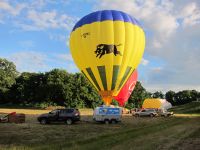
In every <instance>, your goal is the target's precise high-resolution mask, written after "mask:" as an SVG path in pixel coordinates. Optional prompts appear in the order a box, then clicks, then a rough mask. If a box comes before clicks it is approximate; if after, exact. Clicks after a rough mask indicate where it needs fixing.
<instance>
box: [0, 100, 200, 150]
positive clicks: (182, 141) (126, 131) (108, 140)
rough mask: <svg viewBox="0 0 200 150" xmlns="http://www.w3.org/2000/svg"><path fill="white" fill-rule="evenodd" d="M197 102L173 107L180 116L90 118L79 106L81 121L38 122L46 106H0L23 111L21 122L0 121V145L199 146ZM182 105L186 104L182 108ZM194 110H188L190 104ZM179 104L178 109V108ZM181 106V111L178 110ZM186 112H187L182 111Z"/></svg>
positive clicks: (118, 148)
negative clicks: (113, 120)
mask: <svg viewBox="0 0 200 150" xmlns="http://www.w3.org/2000/svg"><path fill="white" fill-rule="evenodd" d="M199 106H200V103H196V104H195V105H194V104H193V103H191V104H187V105H184V106H180V107H177V108H175V109H173V111H174V112H175V113H176V112H177V113H179V114H182V116H181V117H179V116H176V115H175V116H174V117H169V118H161V117H156V118H134V117H132V116H130V115H124V116H123V120H122V122H121V123H119V124H114V125H113V124H112V125H105V124H98V123H94V122H93V121H92V116H91V115H92V110H91V109H82V110H80V111H81V114H82V119H81V121H80V122H78V123H76V124H74V125H71V126H67V125H65V124H50V125H40V124H39V123H38V122H37V120H36V119H37V115H38V114H40V113H45V112H48V111H49V110H26V109H0V112H1V113H3V112H4V113H8V112H12V111H16V112H18V113H22V112H23V113H26V112H28V113H26V114H27V115H26V123H24V124H10V123H1V124H0V149H11V150H14V149H15V150H16V149H20V150H21V149H28V150H29V149H38V150H42V149H44V150H45V149H47V150H51V149H57V150H60V149H77V150H78V149H83V150H88V149H89V150H90V149H91V150H94V149H95V150H98V149H116V150H121V149H134V150H135V149H147V150H148V149H149V150H154V149H170V150H171V149H192V150H199V149H200V117H199V109H200V107H199ZM184 107H185V108H187V109H185V111H184ZM191 107H192V108H193V109H195V110H196V111H193V113H194V114H196V115H193V114H192V113H188V112H187V111H188V109H191V110H192V108H191ZM180 108H181V109H180ZM180 110H181V111H180ZM185 112H186V113H185Z"/></svg>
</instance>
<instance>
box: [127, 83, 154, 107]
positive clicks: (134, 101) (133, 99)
mask: <svg viewBox="0 0 200 150" xmlns="http://www.w3.org/2000/svg"><path fill="white" fill-rule="evenodd" d="M150 96H151V94H150V93H149V92H147V91H146V89H145V88H144V87H143V86H142V84H141V83H140V82H139V81H137V84H136V86H135V88H134V90H133V92H132V94H131V96H130V98H129V100H128V104H126V107H129V108H133V107H136V108H139V107H141V106H142V104H143V101H144V100H145V99H146V98H148V97H150Z"/></svg>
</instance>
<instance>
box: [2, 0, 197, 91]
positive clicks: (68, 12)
mask: <svg viewBox="0 0 200 150" xmlns="http://www.w3.org/2000/svg"><path fill="white" fill-rule="evenodd" d="M105 9H115V10H120V11H123V12H125V13H128V14H129V15H131V16H133V17H135V18H136V19H137V20H139V22H140V23H141V24H142V26H143V29H144V31H145V34H146V47H145V52H144V55H143V59H142V61H141V63H140V65H139V67H138V72H139V81H140V82H141V83H142V85H143V86H144V87H145V89H146V90H147V91H150V92H155V91H162V92H167V91H169V90H173V91H180V90H191V89H196V90H198V91H200V1H199V0H176V1H174V0H0V57H1V58H6V59H8V60H10V61H12V62H14V63H15V65H16V67H17V70H18V71H19V72H47V71H50V70H52V69H54V68H59V69H65V70H67V71H68V72H70V73H75V72H79V70H78V68H77V67H76V65H75V64H74V62H73V59H72V56H71V54H70V50H69V35H70V32H71V30H72V28H73V26H74V25H75V23H76V22H77V21H78V20H79V19H81V18H82V17H84V16H85V15H87V14H89V13H91V12H94V11H97V10H105Z"/></svg>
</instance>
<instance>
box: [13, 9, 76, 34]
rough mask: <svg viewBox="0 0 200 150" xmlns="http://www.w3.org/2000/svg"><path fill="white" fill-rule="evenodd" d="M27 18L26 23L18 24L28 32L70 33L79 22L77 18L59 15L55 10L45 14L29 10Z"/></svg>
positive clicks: (17, 23)
mask: <svg viewBox="0 0 200 150" xmlns="http://www.w3.org/2000/svg"><path fill="white" fill-rule="evenodd" d="M26 17H27V18H26V19H27V21H26V22H16V25H17V26H18V27H21V28H22V29H23V30H26V31H31V30H46V29H64V30H68V31H70V30H72V28H73V26H74V24H75V22H76V21H77V18H76V17H72V16H69V15H67V14H59V13H57V11H55V10H52V11H44V12H38V11H36V10H29V11H28V12H27V16H26Z"/></svg>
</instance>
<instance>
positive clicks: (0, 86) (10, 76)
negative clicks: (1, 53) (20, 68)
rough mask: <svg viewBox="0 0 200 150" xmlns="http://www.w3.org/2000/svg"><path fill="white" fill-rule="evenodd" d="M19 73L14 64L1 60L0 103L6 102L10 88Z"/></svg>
mask: <svg viewBox="0 0 200 150" xmlns="http://www.w3.org/2000/svg"><path fill="white" fill-rule="evenodd" d="M17 75H18V72H17V70H16V66H15V65H14V63H13V62H10V61H8V60H6V59H3V58H0V102H3V100H4V101H5V99H6V95H7V92H8V90H9V88H10V87H11V86H12V85H13V84H14V83H15V78H16V77H17Z"/></svg>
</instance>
